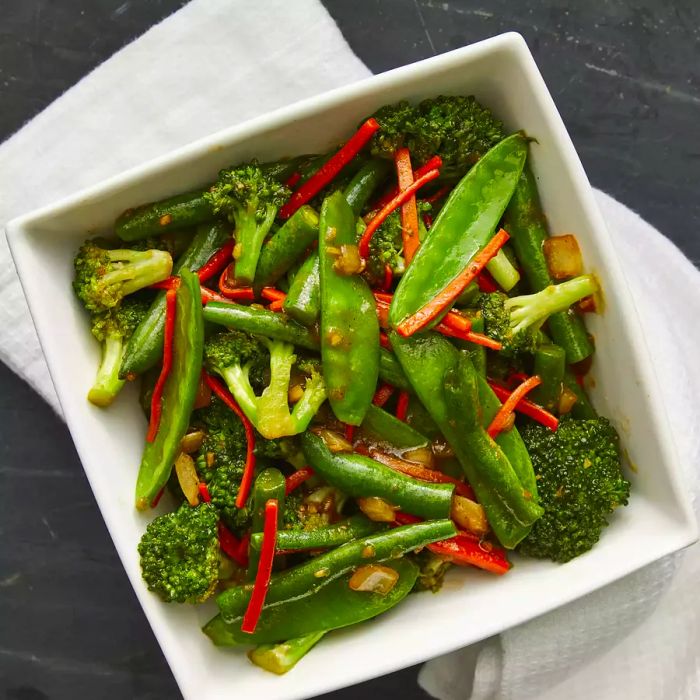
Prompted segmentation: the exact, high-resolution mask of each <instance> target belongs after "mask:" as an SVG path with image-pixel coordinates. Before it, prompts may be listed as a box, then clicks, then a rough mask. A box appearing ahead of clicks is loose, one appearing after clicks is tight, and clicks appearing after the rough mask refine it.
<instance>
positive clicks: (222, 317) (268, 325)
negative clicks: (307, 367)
mask: <svg viewBox="0 0 700 700" xmlns="http://www.w3.org/2000/svg"><path fill="white" fill-rule="evenodd" d="M204 320H205V321H209V322H211V323H216V324H217V325H220V326H225V327H226V328H235V329H236V330H239V331H245V332H246V333H256V334H258V335H265V336H267V337H268V338H273V339H274V340H283V341H284V342H286V343H291V344H292V345H297V346H299V347H301V348H306V349H308V350H318V347H319V341H318V336H317V335H316V334H315V332H314V331H312V330H311V329H309V328H307V327H306V326H302V325H300V324H298V323H296V322H295V321H291V320H288V319H286V318H284V316H283V315H282V314H278V313H275V312H274V311H268V310H267V309H257V308H254V307H252V306H243V305H241V304H235V303H230V304H226V303H224V302H220V301H212V302H209V303H208V304H207V305H206V306H205V307H204Z"/></svg>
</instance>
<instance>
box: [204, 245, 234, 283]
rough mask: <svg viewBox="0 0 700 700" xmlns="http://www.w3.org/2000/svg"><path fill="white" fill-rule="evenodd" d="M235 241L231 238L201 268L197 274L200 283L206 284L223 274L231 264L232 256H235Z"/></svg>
mask: <svg viewBox="0 0 700 700" xmlns="http://www.w3.org/2000/svg"><path fill="white" fill-rule="evenodd" d="M234 245H235V241H234V240H233V238H230V239H229V240H228V241H227V242H226V243H224V245H223V246H221V248H219V250H217V251H216V253H214V255H212V256H211V257H210V258H209V260H207V261H206V262H205V263H204V265H202V267H200V268H199V271H198V272H197V277H199V281H200V283H203V282H206V281H207V280H209V279H211V278H212V277H213V276H214V275H216V274H218V273H219V272H221V271H222V270H223V269H225V268H226V266H227V265H228V264H229V263H230V262H231V256H232V255H233V246H234Z"/></svg>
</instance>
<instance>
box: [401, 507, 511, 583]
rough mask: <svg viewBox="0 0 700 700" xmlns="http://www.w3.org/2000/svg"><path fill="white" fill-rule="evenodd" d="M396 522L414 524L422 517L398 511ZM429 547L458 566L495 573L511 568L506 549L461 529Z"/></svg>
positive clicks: (501, 572) (504, 571)
mask: <svg viewBox="0 0 700 700" xmlns="http://www.w3.org/2000/svg"><path fill="white" fill-rule="evenodd" d="M395 517H396V523H397V524H399V525H412V524H414V523H419V522H421V519H420V518H417V517H416V516H415V515H409V514H408V513H396V516H395ZM428 549H429V550H430V551H431V552H433V553H434V554H439V555H440V556H443V557H445V558H446V559H449V560H450V561H451V562H452V563H453V564H457V566H476V567H478V568H479V569H484V570H485V571H490V572H491V573H493V574H499V575H500V574H505V573H506V572H507V571H508V570H509V569H510V562H509V561H508V559H506V552H505V550H503V549H501V548H500V547H495V546H494V545H492V544H491V543H490V542H488V541H485V540H479V538H478V537H477V536H476V535H473V534H472V533H470V532H464V531H460V532H459V534H458V535H456V536H455V537H450V538H449V539H447V540H440V542H433V543H432V544H429V545H428Z"/></svg>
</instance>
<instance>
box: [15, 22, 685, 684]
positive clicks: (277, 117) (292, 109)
mask: <svg viewBox="0 0 700 700" xmlns="http://www.w3.org/2000/svg"><path fill="white" fill-rule="evenodd" d="M499 52H510V53H512V54H514V55H515V59H516V60H517V61H518V62H519V63H521V64H522V65H523V67H524V68H525V70H526V71H527V73H528V79H529V80H531V81H532V82H533V86H534V88H535V89H536V90H537V92H538V96H537V99H539V100H541V101H542V104H543V107H544V108H545V110H546V111H547V116H548V117H551V118H552V119H553V120H554V121H553V122H552V123H551V124H548V128H550V129H553V134H552V136H553V140H554V141H555V142H556V143H555V146H556V148H557V149H564V156H565V157H566V160H567V167H569V168H570V169H571V172H572V175H573V177H575V178H576V179H577V180H583V182H584V183H585V187H584V188H582V190H581V191H580V192H578V193H577V196H581V198H582V201H581V205H582V207H583V208H584V209H585V210H586V212H587V213H588V214H589V216H590V218H591V221H592V223H593V228H594V231H595V233H596V236H597V238H599V239H602V240H603V241H605V240H607V242H608V243H609V233H608V231H607V227H606V225H605V222H604V221H603V219H602V216H601V214H600V212H599V210H598V208H597V204H596V203H595V200H594V198H593V192H592V190H591V187H590V184H589V182H588V179H587V177H586V174H585V172H584V170H583V166H582V165H581V163H580V160H579V158H578V156H577V154H576V151H575V149H574V146H573V143H572V142H571V139H570V137H569V135H568V132H567V131H566V128H565V126H564V124H563V122H562V121H561V118H560V116H559V112H558V110H557V108H556V106H555V104H554V101H553V99H552V97H551V95H550V93H549V91H548V90H547V88H546V85H545V83H544V80H543V78H542V76H541V75H540V73H539V70H538V69H537V66H536V64H535V61H534V58H533V56H532V54H531V53H530V50H529V48H528V47H527V44H526V42H525V40H524V38H523V37H522V36H521V35H520V34H518V33H515V32H508V33H505V34H500V35H498V36H495V37H493V38H490V39H485V40H483V41H480V42H477V43H475V44H472V45H469V46H465V47H462V48H459V49H456V50H454V51H450V52H448V53H445V54H441V55H439V56H434V57H432V58H428V59H425V60H423V61H418V62H416V63H412V64H408V65H405V66H402V67H399V68H396V69H393V70H391V71H388V72H386V73H382V74H379V75H375V76H371V77H368V78H366V79H363V80H360V81H357V82H354V83H351V84H349V85H346V86H341V87H338V88H335V89H333V90H330V91H327V92H324V93H322V94H319V95H316V96H312V97H309V98H306V99H304V100H301V101H299V102H296V103H293V104H291V105H288V106H285V107H282V108H279V109H276V110H274V111H272V112H270V113H268V114H264V115H262V116H259V117H256V118H253V119H249V120H246V121H245V122H242V123H241V124H237V125H234V126H231V127H228V128H225V129H222V130H220V131H217V132H214V133H212V134H209V135H207V136H204V137H202V138H199V139H197V140H195V141H192V142H190V143H188V144H186V145H184V146H181V147H179V148H177V149H174V150H172V151H169V152H166V153H164V154H162V155H160V156H158V157H156V158H153V159H150V160H148V161H146V162H145V163H143V164H140V165H135V166H133V167H131V168H129V169H127V170H125V171H123V172H121V173H118V174H116V175H113V176H111V177H109V178H107V179H105V180H102V181H100V182H98V183H96V184H94V185H91V186H89V187H87V188H84V189H82V190H80V191H78V192H76V193H74V194H72V195H69V196H67V197H64V198H61V199H60V200H58V201H56V202H54V203H52V204H49V205H46V206H43V207H41V208H39V209H37V210H35V211H32V212H29V213H27V214H24V215H22V216H19V217H17V218H15V219H13V220H12V221H10V222H9V223H8V224H7V225H6V235H7V240H8V243H9V246H10V250H11V253H12V256H13V258H14V261H15V264H16V267H17V270H18V273H19V277H20V281H21V283H22V287H23V289H24V293H25V296H26V298H27V302H28V304H29V308H30V311H31V313H32V317H33V319H34V318H36V309H35V304H36V303H37V299H35V297H34V295H33V294H32V292H31V291H30V290H28V288H27V284H26V281H25V275H24V262H25V261H24V253H23V250H22V247H23V246H24V245H29V246H30V245H31V244H30V243H29V242H28V240H24V239H28V238H29V233H30V229H31V227H32V225H33V224H35V223H36V222H40V221H41V220H43V219H45V218H46V217H49V216H54V215H59V214H62V213H64V212H66V211H69V210H71V209H74V208H76V207H80V206H81V205H84V204H86V203H88V202H90V201H91V200H95V199H99V198H101V197H104V196H105V195H109V194H114V193H115V192H116V191H118V190H119V189H120V188H122V187H126V186H131V185H133V184H134V183H137V182H138V181H139V180H143V179H148V178H152V177H153V176H156V175H158V174H159V173H162V172H164V171H167V170H168V169H170V168H172V167H175V166H177V165H179V164H182V163H184V162H186V161H187V160H189V159H190V158H196V157H201V156H203V155H204V154H205V153H206V152H207V151H208V150H210V149H217V148H219V147H220V146H221V145H222V144H227V145H233V144H240V143H242V142H244V141H246V140H247V139H249V138H251V137H254V136H256V135H257V134H258V133H260V132H263V131H266V130H270V129H274V128H275V127H279V126H284V125H286V124H288V123H290V122H293V121H303V120H304V119H306V118H307V117H312V116H313V115H314V114H315V113H317V112H321V111H323V110H325V109H328V108H331V107H334V106H338V105H341V104H342V103H344V102H348V101H352V100H353V99H355V98H357V97H360V96H362V95H363V94H364V93H365V92H367V91H374V90H377V89H380V88H381V87H382V86H393V85H394V84H395V83H396V82H397V81H398V82H399V83H404V84H406V83H408V84H410V82H412V81H413V80H419V79H421V78H425V77H429V76H430V75H431V74H432V73H433V72H435V71H438V70H440V69H442V68H448V67H450V66H455V65H467V64H469V63H470V62H472V61H475V60H477V59H480V58H486V57H488V55H489V54H498V53H499ZM599 233H600V236H598V234H599ZM603 234H604V235H603ZM596 243H597V244H598V243H600V240H596ZM604 257H605V259H606V263H608V264H610V265H611V267H612V271H613V273H619V275H620V277H621V279H620V280H619V282H618V283H619V284H621V285H623V286H624V289H625V294H624V298H623V299H622V300H621V301H622V303H623V304H624V307H625V312H626V313H627V314H628V315H629V314H630V313H631V317H630V319H629V323H630V324H631V326H630V327H629V328H628V331H629V333H630V335H631V336H632V337H633V338H634V339H635V340H637V339H639V340H640V347H638V348H635V349H634V352H636V353H638V354H639V356H640V357H641V358H642V359H646V361H645V362H642V363H641V366H642V368H643V370H644V377H643V380H644V382H645V383H646V384H647V385H648V386H649V388H650V394H651V395H652V396H660V395H661V394H660V388H659V384H658V380H657V378H656V374H655V370H654V368H653V366H652V363H651V362H650V361H649V357H650V356H649V352H648V348H647V347H646V341H645V340H644V335H643V333H642V332H641V325H640V321H639V317H638V313H637V310H636V307H635V306H634V303H633V301H632V299H631V293H630V291H629V287H628V285H627V280H626V278H625V276H624V273H623V271H622V267H621V265H620V261H619V258H618V257H617V253H616V252H615V250H614V248H613V247H612V245H608V244H607V243H606V245H605V249H604ZM35 323H36V321H35ZM39 325H40V324H37V334H38V335H39V338H40V342H41V343H42V348H43V350H44V354H45V356H46V359H47V363H48V366H49V371H50V373H51V376H52V379H53V378H54V375H55V374H56V373H57V372H59V369H58V366H57V364H56V362H55V361H54V357H55V356H54V350H53V349H52V348H48V347H46V346H45V344H44V341H43V340H42V333H41V332H39V328H38V326H39ZM56 352H58V351H56ZM54 384H56V382H55V381H54ZM57 394H58V398H59V402H61V405H62V407H63V408H64V413H65V418H66V422H67V423H68V426H69V428H70V431H71V434H72V437H73V440H74V442H75V444H76V448H77V449H78V453H79V456H80V458H81V463H82V462H83V461H84V460H83V449H82V448H81V445H80V443H81V442H82V440H81V439H79V438H78V434H79V433H80V432H81V431H82V430H83V427H82V426H81V421H80V417H79V416H73V415H72V412H71V411H70V410H67V411H66V410H65V406H63V401H62V397H61V394H60V392H59V391H58V390H57ZM649 404H650V412H651V419H652V420H653V422H654V423H656V425H657V426H659V427H660V428H661V430H659V433H660V435H661V439H662V441H663V442H662V444H661V445H660V448H661V449H662V451H663V454H664V456H665V457H666V458H667V459H665V460H664V461H665V464H664V469H665V471H666V473H667V474H668V478H669V480H670V483H671V487H672V490H673V494H674V497H675V498H676V500H677V503H678V505H679V506H680V512H679V513H678V517H677V519H676V520H675V522H676V523H677V525H678V529H677V530H676V532H675V533H674V534H675V539H673V541H672V543H671V545H670V548H669V553H670V552H672V551H676V550H678V549H681V548H683V547H685V546H688V545H690V544H692V543H693V542H695V541H696V540H697V537H698V530H697V522H696V519H695V516H694V513H693V510H692V506H691V502H690V498H689V495H688V494H687V493H686V492H684V489H683V481H684V480H683V476H682V472H681V467H680V464H679V460H678V458H677V455H676V450H675V446H674V445H673V443H672V441H671V440H670V438H669V437H667V435H668V425H669V422H668V417H667V415H666V410H665V407H664V406H663V404H662V402H659V401H656V402H655V401H653V400H652V399H651V398H650V399H649ZM664 428H665V429H666V430H663V429H664ZM74 431H75V434H74ZM85 451H86V453H87V451H88V450H87V449H86V450H85ZM674 457H675V459H674ZM85 473H86V476H87V478H88V481H90V484H91V488H93V491H94V490H95V489H94V486H93V484H92V482H91V480H90V475H89V473H88V472H87V471H85ZM96 500H97V499H96ZM99 505H100V504H99V501H98V506H99ZM100 512H101V515H102V517H103V518H105V519H107V518H106V515H105V513H103V512H102V508H100ZM107 524H108V530H110V536H111V527H110V523H109V522H108V523H107ZM114 544H115V548H116V549H117V552H118V554H119V556H120V559H122V560H123V559H124V556H123V554H122V551H121V547H120V546H119V545H118V544H117V542H116V541H115V542H114ZM122 563H123V565H124V562H123V561H122ZM124 568H125V571H126V572H127V574H128V575H129V578H130V581H131V584H132V587H133V588H134V590H135V593H136V596H137V598H138V600H139V602H140V604H141V607H142V609H143V611H144V613H145V615H146V617H147V619H148V620H149V623H150V625H151V628H152V629H153V632H154V635H155V636H156V638H157V639H158V642H159V645H160V647H161V649H162V650H163V653H164V654H165V656H166V658H167V659H168V661H169V664H170V668H171V671H172V673H173V675H174V676H175V678H176V680H177V683H178V685H179V686H180V689H181V691H182V692H183V695H185V696H186V697H189V696H190V692H192V691H193V688H192V686H191V683H190V681H189V680H188V679H186V678H185V675H186V674H185V671H183V670H181V669H179V668H178V667H177V665H176V664H174V663H172V660H171V654H170V649H169V643H168V642H167V640H164V639H162V638H161V633H160V632H161V627H160V624H159V623H158V622H157V621H156V620H155V619H153V617H152V615H151V614H150V612H149V609H148V607H149V606H148V605H147V604H146V602H147V598H146V596H150V593H148V591H146V589H145V587H144V586H142V585H138V584H139V583H140V579H139V581H138V582H135V581H134V580H133V577H132V576H131V574H130V572H129V569H128V567H127V566H125V567H124ZM635 568H639V567H638V566H635V567H632V568H630V569H629V571H627V572H615V574H614V575H610V576H607V577H606V576H603V577H601V579H600V580H599V581H596V583H595V585H594V586H593V587H592V588H590V590H597V589H599V588H601V587H602V586H604V585H606V584H607V583H609V582H611V581H613V580H616V579H618V578H621V577H622V576H624V575H626V573H630V572H631V571H632V570H634V569H635ZM582 595H583V594H582ZM564 597H566V596H564ZM578 597H580V596H579V595H578V594H576V595H573V596H571V597H570V598H567V599H563V600H561V602H559V603H557V604H556V605H550V606H549V607H546V608H545V609H543V610H540V609H537V610H536V611H535V612H534V613H530V612H525V611H524V612H523V615H522V616H520V618H519V619H514V620H512V622H511V623H509V624H508V625H507V626H506V627H503V626H500V627H499V628H498V629H492V630H488V629H487V630H485V632H484V634H483V635H481V638H484V637H486V636H489V635H490V634H494V633H498V632H500V631H503V629H508V628H510V627H512V626H515V625H517V624H520V623H522V622H524V621H526V620H528V619H530V618H532V617H534V616H536V615H539V614H544V613H545V612H548V611H551V610H553V609H555V608H556V607H559V606H560V605H563V604H566V603H568V602H571V601H572V600H575V599H577V598H578ZM480 634H481V633H480ZM458 646H459V645H457V646H456V645H455V644H454V642H453V640H452V639H450V640H449V641H448V642H445V643H444V644H443V645H442V648H439V650H438V652H435V646H433V647H431V649H430V650H429V651H428V652H427V653H425V652H423V653H421V652H417V653H414V654H410V655H407V659H408V660H407V661H406V662H405V663H404V662H403V661H402V662H400V663H395V664H388V665H387V668H386V670H385V671H380V672H381V673H385V672H386V673H389V672H391V671H394V670H397V669H398V668H403V667H406V666H408V665H411V664H412V663H417V662H419V661H422V660H424V659H425V658H430V657H432V656H434V655H435V654H436V653H444V652H447V651H450V650H452V649H455V648H458ZM409 657H410V658H409ZM376 675H377V672H376V669H375V670H371V671H369V672H366V673H364V674H363V673H362V672H361V671H359V672H357V673H355V674H354V675H353V679H352V680H350V681H349V682H346V681H345V680H341V681H340V682H338V683H335V682H334V681H333V680H329V681H328V683H327V686H326V687H325V688H322V689H320V690H319V689H318V688H316V689H315V690H314V692H328V691H330V690H334V689H337V688H339V687H342V686H343V685H347V684H350V683H357V682H361V681H363V680H366V679H367V678H371V677H375V676H376ZM192 697H194V693H192ZM285 697H287V698H293V697H302V695H301V694H296V695H295V694H289V695H285Z"/></svg>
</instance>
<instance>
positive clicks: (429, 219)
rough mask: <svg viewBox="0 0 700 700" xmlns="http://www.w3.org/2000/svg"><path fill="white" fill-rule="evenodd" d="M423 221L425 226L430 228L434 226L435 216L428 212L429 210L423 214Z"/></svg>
mask: <svg viewBox="0 0 700 700" xmlns="http://www.w3.org/2000/svg"><path fill="white" fill-rule="evenodd" d="M423 223H424V224H425V228H427V229H428V230H430V229H431V228H432V225H433V217H432V216H430V214H428V212H427V211H426V212H425V214H423Z"/></svg>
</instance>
